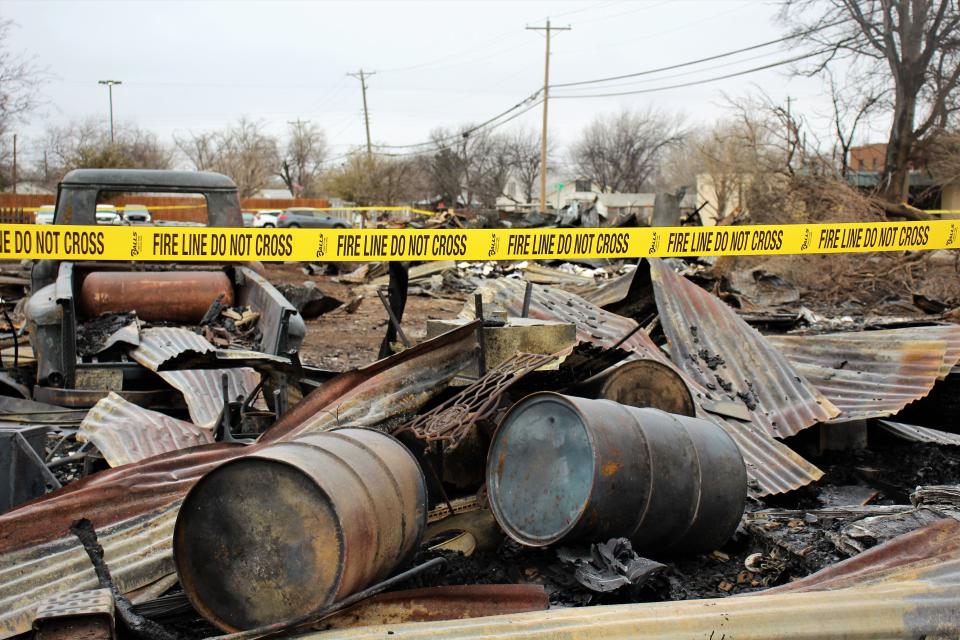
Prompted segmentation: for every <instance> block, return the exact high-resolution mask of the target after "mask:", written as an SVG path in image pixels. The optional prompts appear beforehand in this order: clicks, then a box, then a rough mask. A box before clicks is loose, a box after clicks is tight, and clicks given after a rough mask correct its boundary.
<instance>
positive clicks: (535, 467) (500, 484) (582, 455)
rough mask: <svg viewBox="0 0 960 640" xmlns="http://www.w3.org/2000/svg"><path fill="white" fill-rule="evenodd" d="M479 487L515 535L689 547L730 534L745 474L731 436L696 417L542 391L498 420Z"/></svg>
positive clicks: (539, 540) (538, 542)
mask: <svg viewBox="0 0 960 640" xmlns="http://www.w3.org/2000/svg"><path fill="white" fill-rule="evenodd" d="M487 491H488V493H489V496H490V507H491V509H492V510H493V513H494V516H495V517H496V519H497V522H499V523H500V526H501V527H503V529H504V531H506V533H507V534H508V535H509V536H510V537H511V538H513V539H514V540H516V541H518V542H520V543H521V544H525V545H529V546H535V547H541V546H546V545H549V544H553V543H555V542H559V541H561V540H562V541H567V540H588V541H592V542H595V541H600V540H607V539H609V538H613V537H620V536H623V537H626V538H629V539H630V540H631V541H632V542H633V546H634V548H635V549H637V550H638V551H641V552H643V551H645V552H666V551H670V552H681V553H683V552H689V553H693V552H699V551H709V550H712V549H716V548H718V547H720V546H721V545H723V543H724V542H726V541H727V540H728V539H729V538H730V536H731V535H733V532H734V531H735V530H736V528H737V524H738V523H739V522H740V517H741V515H742V514H743V507H744V504H745V502H746V495H747V474H746V467H745V466H744V463H743V457H742V456H741V455H740V451H739V449H738V448H737V445H736V444H735V443H734V442H733V440H732V439H731V438H730V436H728V435H727V434H726V433H725V432H724V431H723V430H722V429H720V428H719V427H717V426H716V425H714V424H712V423H710V422H707V421H706V420H701V419H698V418H689V417H686V416H677V415H673V414H669V413H666V412H664V411H660V410H659V409H638V408H635V407H627V406H624V405H622V404H618V403H616V402H612V401H610V400H587V399H584V398H575V397H571V396H563V395H560V394H557V393H551V392H541V393H535V394H533V395H530V396H527V397H526V398H524V399H523V400H521V401H520V402H518V403H517V404H515V405H514V406H513V407H511V409H510V411H509V412H508V413H507V415H506V416H504V418H503V420H502V421H501V422H500V427H499V429H498V431H497V433H496V435H495V436H494V439H493V442H492V444H491V445H490V455H489V457H488V459H487Z"/></svg>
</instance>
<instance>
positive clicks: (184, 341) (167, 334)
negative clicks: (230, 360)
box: [130, 327, 216, 371]
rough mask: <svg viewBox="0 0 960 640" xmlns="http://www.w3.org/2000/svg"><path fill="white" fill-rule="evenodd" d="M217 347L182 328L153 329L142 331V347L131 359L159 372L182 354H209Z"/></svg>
mask: <svg viewBox="0 0 960 640" xmlns="http://www.w3.org/2000/svg"><path fill="white" fill-rule="evenodd" d="M215 350H216V349H215V347H214V346H213V345H212V344H210V342H209V341H208V340H207V339H206V338H204V337H203V336H201V335H197V334H196V333H194V332H193V331H191V330H190V329H183V328H180V327H151V328H149V329H143V330H142V331H140V346H138V347H137V348H136V349H133V350H131V351H130V357H131V358H133V359H134V360H135V361H137V362H139V363H140V364H142V365H143V366H145V367H146V368H147V369H150V370H151V371H158V370H159V369H160V366H161V365H162V364H163V363H164V362H166V361H167V360H171V359H173V358H176V357H177V356H179V355H180V354H182V353H186V352H188V351H192V352H194V353H200V354H203V353H209V352H211V351H215Z"/></svg>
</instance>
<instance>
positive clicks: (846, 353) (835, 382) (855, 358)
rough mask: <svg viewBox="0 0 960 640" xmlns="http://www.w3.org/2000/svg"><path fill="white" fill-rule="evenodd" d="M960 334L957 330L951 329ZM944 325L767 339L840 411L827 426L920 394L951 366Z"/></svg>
mask: <svg viewBox="0 0 960 640" xmlns="http://www.w3.org/2000/svg"><path fill="white" fill-rule="evenodd" d="M956 330H957V332H958V333H960V327H956ZM952 332H953V331H952V328H950V327H915V328H910V329H908V330H901V329H889V330H883V331H868V332H850V333H830V334H818V335H809V336H768V340H770V342H771V343H772V344H773V345H774V346H776V347H777V349H779V350H780V352H781V353H783V354H784V355H785V356H786V357H787V359H788V360H789V361H790V362H791V363H792V364H793V366H794V367H795V368H796V369H797V371H798V372H800V373H801V375H803V376H804V377H805V378H806V379H807V380H809V381H810V383H811V384H813V385H814V386H815V387H816V388H817V389H819V390H820V392H821V393H823V394H824V395H825V396H826V397H827V398H828V399H829V400H830V401H831V402H833V404H834V405H835V406H836V407H837V408H838V409H840V411H841V413H840V415H838V416H837V417H835V418H833V419H832V420H831V422H845V421H849V420H858V419H866V418H880V417H884V416H889V415H893V414H895V413H897V412H899V411H900V410H901V409H903V407H905V406H906V405H907V404H909V403H911V402H913V401H915V400H918V399H920V398H922V397H924V396H926V395H927V394H928V393H929V392H930V390H931V389H932V388H933V385H934V384H935V383H936V382H937V380H938V379H940V378H942V377H943V375H944V370H946V371H949V370H950V368H951V367H952V366H953V356H952V355H949V354H950V350H951V347H950V343H949V342H948V341H947V340H946V339H944V338H948V337H949V336H950V334H951V333H952Z"/></svg>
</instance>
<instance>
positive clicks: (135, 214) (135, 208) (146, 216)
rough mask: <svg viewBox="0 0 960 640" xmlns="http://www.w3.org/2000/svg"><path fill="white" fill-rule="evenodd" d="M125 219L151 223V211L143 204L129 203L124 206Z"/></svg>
mask: <svg viewBox="0 0 960 640" xmlns="http://www.w3.org/2000/svg"><path fill="white" fill-rule="evenodd" d="M123 219H124V221H125V222H129V223H130V224H149V223H150V221H151V217H150V211H149V210H148V209H147V208H146V207H145V206H143V205H142V204H128V205H124V207H123Z"/></svg>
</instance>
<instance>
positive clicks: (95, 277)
mask: <svg viewBox="0 0 960 640" xmlns="http://www.w3.org/2000/svg"><path fill="white" fill-rule="evenodd" d="M221 293H222V294H223V296H224V297H223V300H222V302H223V304H226V305H232V304H233V285H232V284H231V282H230V278H229V277H227V274H226V273H224V272H223V271H94V272H92V273H90V274H88V275H87V276H86V277H85V278H84V279H83V283H82V284H81V285H80V312H81V314H83V316H85V317H88V318H93V317H96V316H98V315H100V314H101V313H108V312H114V313H119V312H123V311H136V312H137V317H139V318H140V319H141V320H149V321H159V320H166V321H169V322H183V323H187V324H195V323H197V322H200V320H201V319H202V318H203V314H204V313H206V312H207V309H208V308H210V303H211V302H213V301H214V300H216V299H217V296H219V295H220V294H221Z"/></svg>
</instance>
